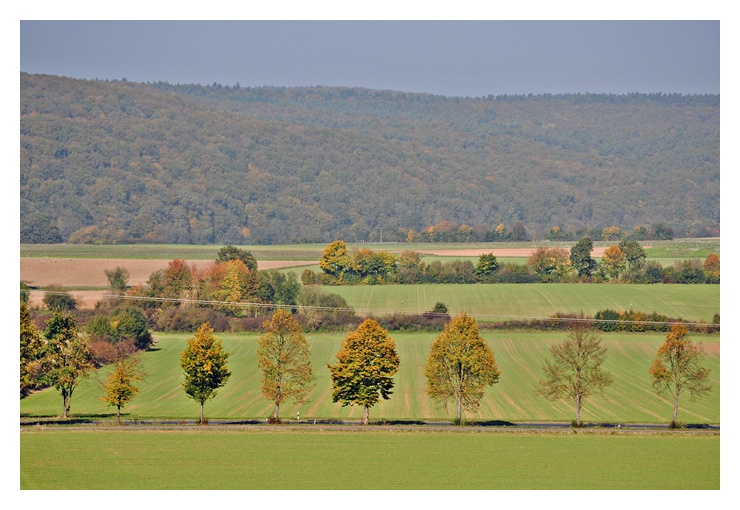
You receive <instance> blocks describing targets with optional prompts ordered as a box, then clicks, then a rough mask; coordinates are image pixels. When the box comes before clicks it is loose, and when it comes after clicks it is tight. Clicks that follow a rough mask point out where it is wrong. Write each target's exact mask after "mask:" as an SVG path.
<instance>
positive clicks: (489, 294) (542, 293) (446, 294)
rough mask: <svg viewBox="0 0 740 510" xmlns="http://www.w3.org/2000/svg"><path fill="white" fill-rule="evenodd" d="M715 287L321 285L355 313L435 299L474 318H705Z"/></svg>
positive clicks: (422, 306) (715, 307)
mask: <svg viewBox="0 0 740 510" xmlns="http://www.w3.org/2000/svg"><path fill="white" fill-rule="evenodd" d="M719 288H720V287H719V285H678V284H672V285H637V284H568V283H532V284H521V283H512V284H503V283H497V284H476V285H465V284H458V285H453V284H448V285H439V284H427V285H376V286H369V285H357V286H342V287H323V289H324V290H325V291H327V292H331V293H335V294H339V295H340V296H343V297H344V298H345V299H346V300H347V302H348V303H349V304H350V305H351V306H352V307H354V308H355V310H356V311H357V312H358V313H359V314H364V313H366V312H367V311H369V312H372V313H374V314H388V313H394V312H395V313H399V312H403V313H422V312H424V311H427V310H431V309H432V308H433V307H434V305H435V303H437V302H442V303H444V304H446V305H447V307H448V309H449V310H450V313H452V314H458V313H460V312H467V313H468V314H470V315H475V316H476V318H478V320H480V321H484V320H491V321H500V320H510V319H519V318H523V319H524V318H543V317H550V316H551V315H553V314H554V313H555V312H564V313H579V312H584V313H585V314H586V315H590V316H593V315H594V314H595V313H596V312H597V311H599V310H603V309H605V308H610V309H612V310H616V311H623V310H629V309H630V307H632V308H633V309H634V310H642V311H643V312H648V313H652V312H658V313H662V314H665V315H668V316H669V317H673V318H678V317H680V318H682V319H684V320H691V321H705V322H711V320H712V316H713V315H714V314H715V313H719V311H720V299H719V296H720V291H719Z"/></svg>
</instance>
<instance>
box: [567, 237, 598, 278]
mask: <svg viewBox="0 0 740 510" xmlns="http://www.w3.org/2000/svg"><path fill="white" fill-rule="evenodd" d="M593 249H594V243H593V242H591V239H589V238H588V237H584V238H582V239H581V240H579V241H578V242H577V243H576V245H575V246H574V247H573V248H571V249H570V264H571V266H573V269H574V270H575V271H576V272H577V273H578V276H588V277H590V276H591V275H592V274H593V272H594V268H595V267H596V261H595V260H594V259H593V258H591V251H592V250H593Z"/></svg>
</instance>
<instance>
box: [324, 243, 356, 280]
mask: <svg viewBox="0 0 740 510" xmlns="http://www.w3.org/2000/svg"><path fill="white" fill-rule="evenodd" d="M319 267H320V268H321V269H322V270H323V271H324V273H326V274H328V275H329V276H332V277H334V278H336V279H337V280H338V281H341V280H342V279H343V277H344V276H345V274H347V273H351V272H353V271H354V269H355V262H354V260H353V259H352V257H351V256H350V254H349V252H348V251H347V245H346V244H345V242H344V241H334V242H333V243H331V244H329V245H328V246H327V247H326V248H325V249H324V253H323V254H322V255H321V259H320V260H319Z"/></svg>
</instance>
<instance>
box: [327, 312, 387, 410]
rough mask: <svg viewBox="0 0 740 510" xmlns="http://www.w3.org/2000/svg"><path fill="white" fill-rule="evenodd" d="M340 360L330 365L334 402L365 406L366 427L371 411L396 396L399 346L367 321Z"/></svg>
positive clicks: (352, 335)
mask: <svg viewBox="0 0 740 510" xmlns="http://www.w3.org/2000/svg"><path fill="white" fill-rule="evenodd" d="M336 358H337V364H336V365H328V367H329V370H330V371H331V379H332V400H333V401H334V402H341V403H342V405H343V406H348V405H360V406H362V407H363V414H362V424H363V425H367V424H368V422H369V414H370V408H371V407H372V406H374V405H375V404H377V403H378V401H379V400H380V399H381V398H383V399H385V400H388V399H389V398H390V396H391V394H392V393H393V391H392V390H393V384H394V383H393V376H394V375H395V374H396V372H397V371H398V366H399V365H400V360H399V358H398V354H397V353H396V343H395V342H394V341H393V339H392V338H391V337H390V336H388V332H387V331H386V330H384V329H383V328H382V327H381V326H380V325H379V324H378V323H377V322H375V321H374V320H373V319H366V320H365V322H363V323H362V324H360V325H359V326H358V327H357V329H356V330H355V331H353V332H351V333H350V334H348V335H347V336H346V337H345V339H344V340H343V341H342V348H341V349H340V351H339V352H338V353H337V354H336Z"/></svg>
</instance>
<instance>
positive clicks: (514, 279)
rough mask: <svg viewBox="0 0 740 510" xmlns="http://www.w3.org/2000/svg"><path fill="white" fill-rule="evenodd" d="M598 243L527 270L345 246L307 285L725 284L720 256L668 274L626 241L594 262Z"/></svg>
mask: <svg viewBox="0 0 740 510" xmlns="http://www.w3.org/2000/svg"><path fill="white" fill-rule="evenodd" d="M593 248H594V247H593V242H592V241H591V239H590V238H588V237H584V238H582V239H580V240H579V241H578V242H577V243H576V244H575V245H574V246H573V247H572V248H571V249H570V250H567V249H565V248H551V247H545V246H541V247H539V248H536V249H535V250H534V251H533V252H532V253H531V255H530V256H529V257H528V259H527V263H526V265H518V264H513V263H507V264H500V263H499V261H498V260H497V258H496V256H495V255H493V254H490V253H489V254H483V255H481V256H480V257H479V259H478V263H477V264H475V265H474V264H473V263H472V262H471V261H469V260H463V261H461V260H453V261H451V262H447V263H442V262H440V261H433V262H431V263H425V262H423V261H422V260H421V256H420V254H419V253H418V252H415V251H410V250H407V251H404V252H403V253H401V254H400V255H398V256H395V255H393V254H391V253H388V252H387V251H377V252H375V251H373V250H370V249H369V248H360V249H357V248H354V249H353V250H352V251H350V250H348V248H347V245H346V243H345V242H344V241H334V242H333V243H330V244H329V245H327V247H326V248H325V249H324V252H323V254H322V257H321V260H320V261H319V267H320V268H321V270H322V271H323V273H321V274H317V273H315V272H313V271H311V270H310V269H306V270H304V271H303V274H302V275H301V281H302V283H303V284H304V285H311V284H323V285H353V284H370V285H374V284H383V283H402V284H405V283H409V284H413V283H533V282H586V281H592V282H603V281H620V282H625V283H719V280H720V260H719V255H717V254H710V255H709V256H708V257H707V258H706V259H705V261H704V263H703V264H702V263H701V262H699V261H696V260H685V261H681V262H676V264H675V265H674V266H672V267H667V268H664V267H663V266H662V265H661V264H660V263H659V262H657V261H646V254H645V251H644V249H643V248H642V246H641V245H640V243H638V242H637V241H636V240H634V239H624V240H622V241H621V242H620V243H619V244H614V245H612V246H609V247H608V248H607V249H606V250H605V252H604V255H603V256H602V257H601V258H600V259H594V258H593V257H592V256H591V253H592V251H593Z"/></svg>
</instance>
